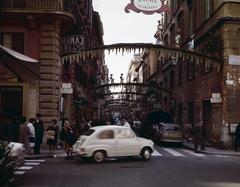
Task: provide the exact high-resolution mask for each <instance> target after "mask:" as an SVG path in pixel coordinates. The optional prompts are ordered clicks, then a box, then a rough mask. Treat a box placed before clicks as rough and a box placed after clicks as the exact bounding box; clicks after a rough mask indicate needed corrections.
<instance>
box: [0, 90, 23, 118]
mask: <svg viewBox="0 0 240 187" xmlns="http://www.w3.org/2000/svg"><path fill="white" fill-rule="evenodd" d="M22 110H23V88H22V87H21V86H14V87H12V86H0V122H3V121H4V120H7V119H8V118H14V117H16V116H21V115H22V112H23V111H22Z"/></svg>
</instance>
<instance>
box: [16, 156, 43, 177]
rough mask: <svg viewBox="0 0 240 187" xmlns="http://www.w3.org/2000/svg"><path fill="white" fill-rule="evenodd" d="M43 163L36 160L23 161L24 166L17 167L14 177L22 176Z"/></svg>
mask: <svg viewBox="0 0 240 187" xmlns="http://www.w3.org/2000/svg"><path fill="white" fill-rule="evenodd" d="M43 162H45V160H41V159H37V160H25V162H24V164H23V165H22V166H20V167H18V168H17V169H16V170H15V171H14V175H15V176H19V175H23V174H25V173H26V172H27V171H29V170H31V169H32V168H33V167H35V166H38V165H39V164H41V163H43Z"/></svg>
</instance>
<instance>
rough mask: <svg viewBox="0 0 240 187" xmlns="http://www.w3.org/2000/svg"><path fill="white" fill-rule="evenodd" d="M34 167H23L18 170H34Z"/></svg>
mask: <svg viewBox="0 0 240 187" xmlns="http://www.w3.org/2000/svg"><path fill="white" fill-rule="evenodd" d="M32 168H33V167H32V166H21V167H19V168H18V169H19V170H30V169H32Z"/></svg>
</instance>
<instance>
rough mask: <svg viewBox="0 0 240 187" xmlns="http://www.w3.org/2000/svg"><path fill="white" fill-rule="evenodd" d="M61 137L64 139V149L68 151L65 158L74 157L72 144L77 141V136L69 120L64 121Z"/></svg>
mask: <svg viewBox="0 0 240 187" xmlns="http://www.w3.org/2000/svg"><path fill="white" fill-rule="evenodd" d="M61 137H62V138H61V139H62V140H63V141H64V149H65V152H66V153H67V157H66V158H65V159H72V158H73V156H72V146H73V144H74V143H75V142H76V139H77V138H76V136H75V134H74V132H73V129H72V127H71V125H70V122H69V121H67V120H66V121H64V128H63V130H62V132H61Z"/></svg>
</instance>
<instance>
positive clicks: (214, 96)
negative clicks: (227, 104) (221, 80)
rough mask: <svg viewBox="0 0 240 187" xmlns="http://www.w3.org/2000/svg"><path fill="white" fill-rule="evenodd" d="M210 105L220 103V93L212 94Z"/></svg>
mask: <svg viewBox="0 0 240 187" xmlns="http://www.w3.org/2000/svg"><path fill="white" fill-rule="evenodd" d="M211 103H222V97H221V94H220V93H212V98H211Z"/></svg>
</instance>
